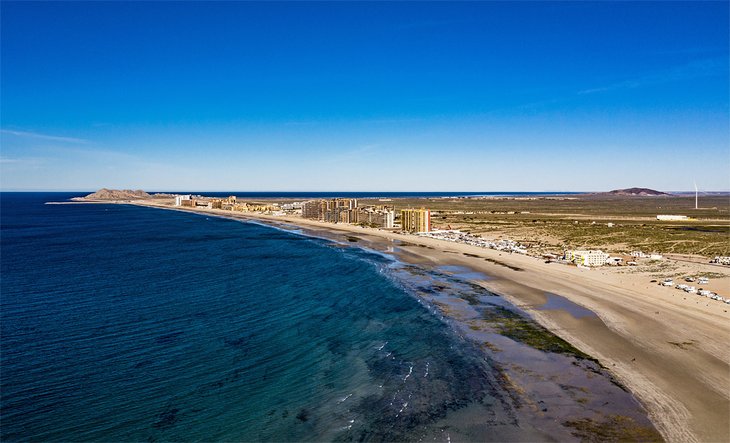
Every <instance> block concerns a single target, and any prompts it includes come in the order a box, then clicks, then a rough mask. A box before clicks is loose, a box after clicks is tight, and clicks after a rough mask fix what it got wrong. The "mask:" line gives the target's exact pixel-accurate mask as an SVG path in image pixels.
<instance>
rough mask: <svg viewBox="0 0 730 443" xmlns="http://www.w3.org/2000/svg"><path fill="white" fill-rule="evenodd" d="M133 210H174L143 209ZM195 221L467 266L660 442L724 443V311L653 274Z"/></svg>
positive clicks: (333, 230)
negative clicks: (647, 423)
mask: <svg viewBox="0 0 730 443" xmlns="http://www.w3.org/2000/svg"><path fill="white" fill-rule="evenodd" d="M135 204H139V205H143V206H156V207H162V208H166V209H173V208H171V207H170V206H165V205H163V204H159V203H150V202H146V201H142V202H135ZM175 209H179V208H175ZM191 212H197V213H206V214H211V215H212V214H215V215H220V216H225V217H230V218H239V219H248V220H258V221H262V222H268V223H278V224H282V223H283V224H291V225H294V226H300V227H303V228H306V229H308V230H313V231H320V232H321V233H322V234H323V235H324V236H330V237H331V236H332V235H340V236H342V239H345V236H355V237H357V239H358V240H362V245H363V246H366V247H371V248H373V249H379V250H391V251H394V252H395V253H396V254H397V255H398V258H399V259H401V260H403V261H406V262H412V263H417V264H420V265H434V266H443V265H457V266H465V267H468V268H470V269H473V270H474V271H477V272H481V273H484V274H486V275H488V276H489V277H490V278H489V279H488V280H486V281H480V282H479V284H481V285H482V286H484V287H485V288H486V289H488V290H490V291H492V292H495V293H498V294H500V295H501V296H503V297H505V298H507V299H508V300H510V301H511V302H512V303H514V304H515V305H517V306H519V307H520V308H522V309H524V310H526V311H527V312H529V313H530V315H532V316H533V317H534V318H535V319H536V320H537V321H538V322H539V323H540V324H542V325H543V326H545V327H546V328H548V329H549V330H551V331H552V332H554V333H555V334H557V335H558V336H560V337H561V338H563V339H565V340H566V341H568V342H570V343H571V344H573V345H574V346H576V347H577V348H578V349H580V350H581V351H583V352H585V353H587V354H589V355H591V356H593V357H595V358H597V359H598V360H599V361H600V362H601V364H602V365H604V366H605V367H607V368H608V369H609V370H610V371H611V372H612V373H613V374H614V375H615V377H616V378H617V379H618V380H620V382H621V383H623V384H624V385H625V386H627V387H628V389H629V390H630V391H631V392H632V393H633V394H634V395H635V396H636V397H637V398H638V399H639V401H640V402H641V403H642V404H643V405H644V407H645V408H646V409H647V410H648V412H649V415H650V418H651V420H652V422H653V423H654V424H655V426H656V427H657V429H658V430H659V431H660V432H661V434H662V436H663V437H664V438H665V439H666V440H668V441H682V442H695V441H697V442H724V441H730V350H729V348H728V346H727V343H728V340H729V339H730V313H728V311H729V310H730V306H728V305H725V304H722V303H719V302H715V301H714V300H707V299H705V298H702V297H698V296H696V295H692V294H685V293H684V292H681V291H677V290H675V289H673V288H666V287H661V286H659V285H657V284H656V283H651V282H650V280H652V279H653V278H652V277H651V274H650V273H648V272H636V270H634V269H632V270H631V271H632V272H631V273H628V272H627V270H628V269H630V268H601V269H581V268H577V267H571V266H565V265H561V264H557V263H550V264H548V263H544V262H543V261H542V260H538V259H535V258H533V257H528V256H523V255H520V254H509V253H505V252H499V251H496V250H490V249H484V248H480V247H476V246H470V245H464V244H457V243H450V242H445V241H441V240H435V239H429V238H423V237H419V236H415V235H404V234H399V233H393V232H387V231H382V230H377V229H370V228H361V227H358V226H354V225H344V224H329V223H323V222H318V221H313V220H307V219H302V218H295V217H275V216H267V215H260V214H253V213H246V214H241V213H232V212H230V211H221V210H195V211H191ZM394 242H396V243H397V244H398V247H397V248H393V245H394ZM692 266H693V267H694V268H698V269H699V271H701V272H715V273H717V272H718V268H717V267H712V266H710V265H702V264H694V265H692ZM704 268H707V269H706V270H705V269H704ZM725 274H727V272H726V273H725ZM715 280H716V281H715V282H714V283H715V286H716V289H718V288H724V289H727V286H728V278H727V276H726V277H722V278H717V279H715ZM723 292H726V291H723ZM548 294H557V295H559V296H562V297H565V298H566V299H568V300H570V301H571V302H573V303H576V304H578V305H580V306H582V307H584V308H587V309H589V310H591V311H593V312H594V313H595V314H596V315H597V317H583V316H575V315H572V314H571V312H569V310H566V309H560V308H557V309H544V308H543V309H539V308H540V307H542V306H543V305H545V303H546V301H547V300H548Z"/></svg>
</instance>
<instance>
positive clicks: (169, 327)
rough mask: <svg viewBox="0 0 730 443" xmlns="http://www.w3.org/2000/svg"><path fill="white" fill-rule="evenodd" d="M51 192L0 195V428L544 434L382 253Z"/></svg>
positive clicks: (214, 433)
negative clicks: (63, 199)
mask: <svg viewBox="0 0 730 443" xmlns="http://www.w3.org/2000/svg"><path fill="white" fill-rule="evenodd" d="M59 197H60V195H59V194H54V195H48V194H38V193H36V194H15V193H3V194H2V195H1V196H0V204H1V205H2V207H1V208H0V209H1V211H2V223H1V226H0V242H1V244H0V251H1V253H2V260H0V265H1V271H2V272H1V275H2V279H0V313H1V314H2V322H1V323H0V325H1V326H0V327H1V330H0V333H1V337H2V339H1V340H0V345H1V349H0V351H1V356H2V375H1V377H0V393H1V397H0V400H1V401H0V438H1V439H2V440H3V441H27V440H36V441H49V440H63V441H88V440H97V441H98V440H103V441H143V440H144V441H158V440H159V441H166V440H185V441H200V440H206V441H211V440H226V441H252V440H269V441H324V440H327V441H340V440H347V441H351V440H367V441H393V440H411V441H415V440H420V439H423V440H438V441H449V440H451V439H454V440H479V441H490V440H492V441H502V440H507V439H509V440H535V439H543V438H546V436H545V435H543V434H542V433H541V431H539V430H537V429H534V428H532V427H531V426H530V425H529V424H528V423H525V422H519V421H518V420H517V418H516V415H515V412H514V406H513V404H512V403H511V400H510V396H509V395H508V394H507V393H506V392H505V391H504V388H503V387H502V385H501V383H500V381H499V377H498V374H497V370H496V368H495V367H494V366H493V363H492V362H491V361H490V359H489V358H486V357H485V355H484V353H482V352H479V351H478V350H477V349H476V348H475V347H474V346H473V344H472V343H471V342H469V341H466V340H464V339H462V338H460V337H459V335H458V334H456V333H455V332H454V330H453V328H451V327H449V325H448V324H447V323H445V322H444V321H442V320H440V319H439V318H438V316H437V315H434V313H433V312H431V311H430V310H429V309H428V307H427V306H425V305H423V304H422V303H420V302H419V301H418V299H417V298H416V297H413V296H411V295H410V294H409V293H408V292H407V290H406V289H404V287H403V286H402V285H399V284H398V282H397V280H395V279H393V278H392V276H389V275H388V271H387V269H388V267H389V266H388V259H387V258H384V257H383V256H381V255H378V254H374V253H370V252H367V251H365V250H361V249H358V248H353V247H345V246H342V245H338V244H336V243H333V242H329V241H326V240H322V239H314V238H309V237H305V236H302V235H298V234H296V233H291V232H286V231H283V230H277V229H273V228H270V227H266V226H260V225H256V224H251V223H243V222H239V221H234V220H227V219H222V218H216V217H206V216H204V215H197V214H189V213H182V212H176V211H166V210H158V209H152V208H140V207H134V206H126V205H101V204H100V205H44V204H43V203H44V202H45V201H48V200H60V198H59Z"/></svg>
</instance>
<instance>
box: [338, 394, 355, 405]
mask: <svg viewBox="0 0 730 443" xmlns="http://www.w3.org/2000/svg"><path fill="white" fill-rule="evenodd" d="M350 397H352V394H347V395H346V396H344V397H343V398H342V400H340V401H338V402H337V404H340V403H343V402H344V401H345V400H347V399H348V398H350Z"/></svg>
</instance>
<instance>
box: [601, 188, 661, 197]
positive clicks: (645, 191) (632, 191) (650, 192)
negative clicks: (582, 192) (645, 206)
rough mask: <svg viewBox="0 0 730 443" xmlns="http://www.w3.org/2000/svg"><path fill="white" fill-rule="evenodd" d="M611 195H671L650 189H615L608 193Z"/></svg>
mask: <svg viewBox="0 0 730 443" xmlns="http://www.w3.org/2000/svg"><path fill="white" fill-rule="evenodd" d="M606 194H610V195H638V196H651V195H669V194H667V193H666V192H661V191H656V190H654V189H649V188H626V189H614V190H613V191H609V192H606Z"/></svg>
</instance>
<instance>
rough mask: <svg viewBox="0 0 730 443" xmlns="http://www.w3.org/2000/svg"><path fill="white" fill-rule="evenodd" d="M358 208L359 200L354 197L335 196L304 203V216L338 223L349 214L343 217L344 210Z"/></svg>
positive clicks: (347, 217)
mask: <svg viewBox="0 0 730 443" xmlns="http://www.w3.org/2000/svg"><path fill="white" fill-rule="evenodd" d="M356 209H357V200H356V199H354V198H333V199H331V200H310V201H307V202H304V203H302V217H303V218H311V219H316V220H321V221H326V222H330V223H338V222H340V221H342V219H343V218H344V219H348V220H349V215H348V216H343V217H341V216H340V214H341V213H342V212H343V211H353V210H356Z"/></svg>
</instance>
